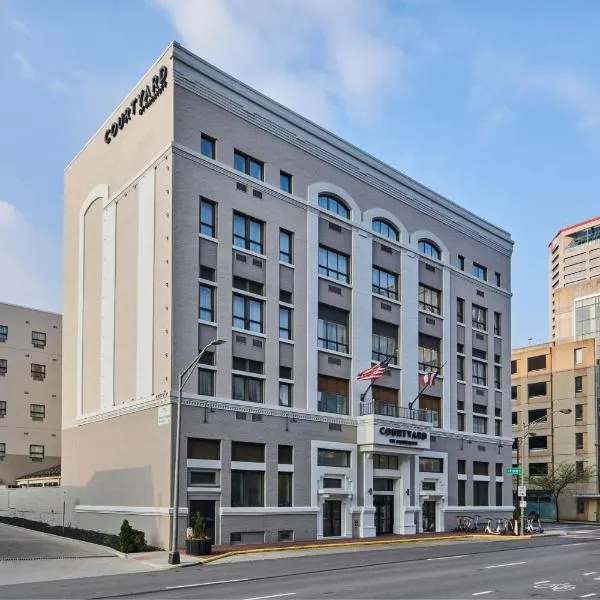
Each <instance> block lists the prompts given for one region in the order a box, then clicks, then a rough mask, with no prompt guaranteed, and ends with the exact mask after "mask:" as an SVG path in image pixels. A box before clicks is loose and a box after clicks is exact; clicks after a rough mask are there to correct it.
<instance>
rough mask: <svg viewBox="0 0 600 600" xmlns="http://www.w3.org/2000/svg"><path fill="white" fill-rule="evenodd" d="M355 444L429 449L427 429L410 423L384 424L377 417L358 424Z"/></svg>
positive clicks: (369, 417) (362, 420)
mask: <svg viewBox="0 0 600 600" xmlns="http://www.w3.org/2000/svg"><path fill="white" fill-rule="evenodd" d="M357 443H358V445H359V446H364V445H381V446H396V447H397V448H401V447H404V448H406V449H408V448H412V449H417V448H418V449H419V450H420V449H428V448H429V447H430V439H429V429H427V428H426V427H420V426H419V425H417V424H414V425H413V424H412V423H410V422H407V423H402V422H396V423H386V422H382V420H380V419H379V418H378V417H377V418H375V416H371V415H369V416H365V417H362V418H361V420H360V421H359V423H358V429H357Z"/></svg>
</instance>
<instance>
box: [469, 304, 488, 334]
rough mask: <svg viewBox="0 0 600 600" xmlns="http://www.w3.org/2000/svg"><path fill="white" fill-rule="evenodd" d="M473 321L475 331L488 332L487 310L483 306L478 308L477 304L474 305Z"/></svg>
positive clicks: (472, 307)
mask: <svg viewBox="0 0 600 600" xmlns="http://www.w3.org/2000/svg"><path fill="white" fill-rule="evenodd" d="M471 320H472V325H473V329H479V330H480V331H487V308H484V307H483V306H478V305H477V304H472V305H471Z"/></svg>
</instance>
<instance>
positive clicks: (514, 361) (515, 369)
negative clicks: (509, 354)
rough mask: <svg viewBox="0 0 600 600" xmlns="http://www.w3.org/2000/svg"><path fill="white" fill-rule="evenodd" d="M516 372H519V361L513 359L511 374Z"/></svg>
mask: <svg viewBox="0 0 600 600" xmlns="http://www.w3.org/2000/svg"><path fill="white" fill-rule="evenodd" d="M516 372H517V361H516V360H511V361H510V374H511V375H514V374H515V373H516Z"/></svg>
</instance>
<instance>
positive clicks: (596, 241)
mask: <svg viewBox="0 0 600 600" xmlns="http://www.w3.org/2000/svg"><path fill="white" fill-rule="evenodd" d="M548 290H549V307H550V315H549V316H550V338H551V339H553V340H560V339H569V338H570V339H578V340H582V339H585V338H587V337H594V338H595V339H596V354H597V355H598V356H600V217H595V218H593V219H588V220H587V221H583V222H581V223H577V224H575V225H569V226H567V227H563V228H562V229H561V230H560V231H559V232H558V233H557V234H556V235H555V236H554V238H553V239H552V241H551V242H550V244H549V245H548Z"/></svg>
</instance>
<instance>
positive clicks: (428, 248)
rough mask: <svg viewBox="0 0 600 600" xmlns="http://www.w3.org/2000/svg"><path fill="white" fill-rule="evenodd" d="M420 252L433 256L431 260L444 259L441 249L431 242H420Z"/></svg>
mask: <svg viewBox="0 0 600 600" xmlns="http://www.w3.org/2000/svg"><path fill="white" fill-rule="evenodd" d="M419 252H422V253H423V254H427V256H431V258H435V259H436V260H441V258H442V253H441V251H440V249H439V248H438V247H437V246H436V245H435V244H434V243H433V242H430V241H429V240H419Z"/></svg>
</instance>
